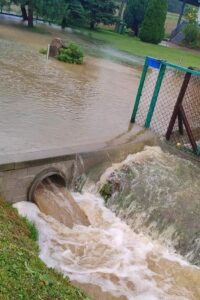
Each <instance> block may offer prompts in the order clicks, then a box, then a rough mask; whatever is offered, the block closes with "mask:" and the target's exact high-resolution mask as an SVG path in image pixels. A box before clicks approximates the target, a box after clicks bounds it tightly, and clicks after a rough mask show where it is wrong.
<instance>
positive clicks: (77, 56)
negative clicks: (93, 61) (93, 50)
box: [57, 44, 83, 65]
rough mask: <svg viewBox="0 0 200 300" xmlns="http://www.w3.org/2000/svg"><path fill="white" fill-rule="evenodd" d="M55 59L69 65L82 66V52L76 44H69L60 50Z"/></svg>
mask: <svg viewBox="0 0 200 300" xmlns="http://www.w3.org/2000/svg"><path fill="white" fill-rule="evenodd" d="M57 59H58V60H60V61H64V62H67V63H70V64H78V65H81V64H83V52H82V51H81V49H80V48H79V47H78V46H77V45H76V44H70V45H69V46H68V47H66V48H61V49H60V51H59V55H58V56H57Z"/></svg>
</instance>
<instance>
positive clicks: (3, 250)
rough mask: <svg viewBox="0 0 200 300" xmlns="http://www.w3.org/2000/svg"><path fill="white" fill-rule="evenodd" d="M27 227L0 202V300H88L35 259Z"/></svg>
mask: <svg viewBox="0 0 200 300" xmlns="http://www.w3.org/2000/svg"><path fill="white" fill-rule="evenodd" d="M30 227H31V226H27V222H26V221H25V220H24V219H21V218H20V217H19V216H18V214H17V212H16V211H15V210H14V209H13V208H12V207H10V206H9V205H8V204H6V203H4V202H3V201H2V200H1V199H0V299H1V300H12V299H13V300H16V299H17V300H18V299H24V300H27V299H29V300H31V299H34V300H37V299H42V300H51V299H57V300H59V299H63V300H81V299H85V300H86V299H89V298H87V297H86V296H85V295H84V294H83V293H82V292H81V291H80V290H79V289H77V288H75V287H73V286H71V285H70V283H69V282H68V281H67V280H66V279H64V278H63V277H62V275H60V274H58V273H56V272H55V271H54V270H52V269H48V268H47V267H46V266H45V264H44V263H43V262H42V261H41V260H40V259H39V258H38V247H37V243H36V242H34V241H33V239H31V237H32V238H33V237H35V236H36V234H35V232H34V229H33V228H30ZM30 229H31V230H30Z"/></svg>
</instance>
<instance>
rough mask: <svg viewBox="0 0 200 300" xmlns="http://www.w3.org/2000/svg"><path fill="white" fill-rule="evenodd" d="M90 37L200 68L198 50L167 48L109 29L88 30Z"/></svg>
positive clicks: (120, 48) (113, 45) (128, 49)
mask: <svg viewBox="0 0 200 300" xmlns="http://www.w3.org/2000/svg"><path fill="white" fill-rule="evenodd" d="M90 36H91V37H92V38H95V39H98V40H101V41H104V42H107V43H108V44H110V46H111V47H114V48H117V49H119V50H122V51H126V52H129V53H131V54H133V55H137V56H140V57H145V56H153V57H157V58H161V59H165V60H168V61H169V62H172V63H177V64H180V65H184V66H194V67H198V68H200V52H199V54H198V53H196V52H192V51H190V50H185V49H177V48H169V47H165V46H160V45H153V44H147V43H143V42H141V41H140V40H139V39H138V38H136V37H129V36H128V35H119V34H117V33H115V32H113V31H111V30H103V29H100V30H98V31H95V32H90Z"/></svg>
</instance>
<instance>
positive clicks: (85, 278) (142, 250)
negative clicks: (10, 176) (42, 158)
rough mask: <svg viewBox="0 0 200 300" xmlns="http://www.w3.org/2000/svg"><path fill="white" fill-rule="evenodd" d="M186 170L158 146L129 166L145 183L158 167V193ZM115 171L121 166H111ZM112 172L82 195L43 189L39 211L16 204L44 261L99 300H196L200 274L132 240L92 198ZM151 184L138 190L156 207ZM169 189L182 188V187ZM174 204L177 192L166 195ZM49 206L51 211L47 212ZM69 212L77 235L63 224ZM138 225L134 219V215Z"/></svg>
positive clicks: (140, 238)
mask: <svg viewBox="0 0 200 300" xmlns="http://www.w3.org/2000/svg"><path fill="white" fill-rule="evenodd" d="M167 158H168V159H169V160H170V158H171V159H172V160H173V163H172V164H171V165H170V164H169V166H168V167H167V166H166V165H165V160H166V159H167ZM162 160H163V163H162ZM181 163H182V167H183V170H184V160H182V161H181V162H180V160H179V159H176V158H175V157H173V158H172V157H171V156H170V155H168V154H165V153H164V152H162V150H161V149H159V148H157V147H147V148H146V149H145V150H144V151H142V152H140V153H137V154H134V155H131V156H129V157H128V158H127V160H126V164H127V165H128V166H129V167H130V168H132V170H133V171H134V172H136V174H137V173H139V171H138V170H140V169H141V174H142V175H143V176H144V178H146V177H148V178H149V176H151V175H152V176H153V174H154V173H155V172H154V170H155V165H157V164H159V165H160V169H161V171H160V172H159V174H158V176H155V175H154V177H153V178H152V180H151V181H152V182H154V183H155V186H154V188H155V190H156V191H157V192H158V193H159V190H160V189H161V188H162V186H163V181H165V180H166V172H167V169H168V173H169V174H170V171H172V172H173V171H174V168H175V166H176V167H177V168H179V171H181V166H180V165H181ZM122 164H124V163H122ZM122 164H121V165H122ZM115 168H116V169H117V166H113V169H115ZM110 172H111V170H110V169H107V170H106V172H105V173H104V174H103V176H102V178H101V180H100V181H99V182H96V183H95V184H94V187H92V186H90V187H89V186H88V187H85V189H84V191H83V193H82V194H80V193H72V195H70V193H69V192H68V191H67V190H65V189H64V188H61V189H59V188H58V187H56V186H54V185H52V184H51V185H49V184H47V185H46V184H43V186H42V187H40V189H39V190H38V191H36V193H35V202H36V203H37V205H38V207H40V208H41V210H39V208H38V207H37V206H36V205H35V204H33V203H28V202H20V203H17V204H15V207H16V208H17V209H18V211H19V213H20V214H22V215H24V216H27V217H28V219H29V220H30V221H32V222H33V223H34V224H35V225H36V227H37V228H38V231H39V246H40V257H41V259H42V260H43V261H44V262H45V263H46V264H47V265H48V266H49V267H53V268H56V269H57V270H58V271H60V272H62V273H63V274H64V275H67V276H69V278H70V279H71V281H72V282H73V283H74V284H75V285H77V286H79V287H81V288H82V289H83V290H84V291H86V292H87V293H88V295H90V296H91V297H92V299H95V300H115V299H116V300H117V299H118V300H159V299H165V300H199V299H200V269H199V268H198V267H195V266H192V265H191V264H189V263H187V262H186V261H185V260H184V259H183V258H182V257H181V256H178V255H176V254H175V252H174V250H173V248H172V249H171V250H170V248H167V247H164V246H161V244H159V243H158V242H157V241H155V240H154V241H153V240H151V239H150V238H149V237H147V235H146V236H145V235H144V234H142V233H141V232H139V233H135V232H134V231H133V230H132V229H131V228H130V227H129V226H128V225H126V224H125V223H124V222H123V221H122V220H120V219H119V218H118V217H116V215H115V214H114V213H112V212H111V211H110V210H109V208H108V207H106V206H105V202H104V200H103V199H102V198H101V197H100V196H99V194H98V191H97V192H94V190H95V189H96V187H97V186H99V185H102V184H103V183H104V180H105V178H107V175H108V174H109V173H110ZM129 175H130V174H129ZM138 176H139V174H138ZM138 176H137V177H136V178H134V179H133V181H132V191H131V192H132V194H133V193H134V189H135V187H136V186H137V185H139V181H140V177H139V178H138ZM145 176H146V177H145ZM172 179H174V177H173V178H172ZM123 180H124V179H123V178H122V177H121V181H123ZM150 183H151V182H148V180H147V181H146V185H145V184H144V185H143V186H142V184H141V185H140V186H139V188H138V189H137V197H140V198H141V199H143V197H144V195H145V196H146V197H149V198H147V199H146V201H147V202H148V201H149V200H151V197H150V192H151V190H152V187H151V184H150ZM168 183H169V182H168ZM171 184H172V183H171ZM172 185H177V188H178V186H179V185H180V182H179V181H177V182H173V184H172ZM94 188H95V189H94ZM184 188H186V187H184ZM194 189H196V191H198V190H199V189H198V186H196V185H195V186H194ZM159 194H160V197H165V196H166V195H162V193H161V191H160V193H159ZM172 197H173V189H172V193H170V189H169V190H168V193H167V196H166V198H164V199H165V201H166V202H171V201H172V199H171V198H172ZM45 201H46V204H45ZM49 201H50V202H49ZM127 201H128V198H127V197H126V198H125V197H124V199H123V202H124V206H127V208H124V221H126V223H130V222H133V216H132V215H131V214H128V213H127V214H126V212H128V211H129V210H130V209H131V208H132V205H134V201H133V202H132V203H130V201H129V206H128V205H127ZM52 202H54V204H53V205H52ZM50 203H51V206H53V207H54V208H53V209H50V208H49V206H50V205H49V204H50ZM115 204H116V205H117V203H115ZM113 205H114V203H113ZM108 206H109V205H108ZM157 206H159V202H158V201H157ZM160 209H161V210H162V206H161V207H160ZM182 209H183V210H184V209H185V208H184V206H183V207H182ZM64 211H65V212H66V216H67V219H68V220H69V218H68V216H71V219H73V227H72V228H71V224H67V223H66V222H65V218H64V216H63V212H64ZM137 213H138V214H139V210H137ZM147 213H149V212H147ZM86 217H87V219H86ZM134 218H136V219H137V215H136V216H134ZM146 218H148V215H146ZM67 222H69V221H67ZM188 226H189V224H188Z"/></svg>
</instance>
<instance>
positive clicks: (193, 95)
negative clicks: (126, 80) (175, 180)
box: [131, 57, 200, 156]
mask: <svg viewBox="0 0 200 300" xmlns="http://www.w3.org/2000/svg"><path fill="white" fill-rule="evenodd" d="M131 122H132V123H134V122H136V123H137V124H138V125H140V126H144V127H145V128H151V129H152V130H153V131H154V132H155V133H156V134H158V135H159V136H160V137H161V138H165V139H166V140H167V141H169V142H170V143H172V144H173V145H175V146H176V147H177V148H179V149H180V150H183V151H187V152H190V153H193V154H195V155H198V156H200V71H198V70H194V69H193V68H184V67H180V66H178V65H174V64H170V63H168V62H166V61H160V60H156V59H154V58H150V57H147V58H146V60H145V65H144V68H143V73H142V77H141V81H140V86H139V89H138V93H137V97H136V101H135V106H134V110H133V114H132V117H131Z"/></svg>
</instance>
